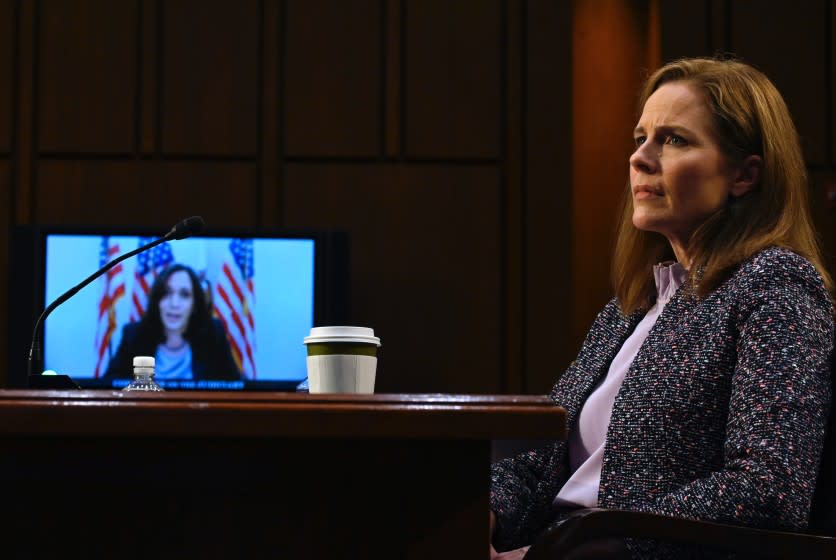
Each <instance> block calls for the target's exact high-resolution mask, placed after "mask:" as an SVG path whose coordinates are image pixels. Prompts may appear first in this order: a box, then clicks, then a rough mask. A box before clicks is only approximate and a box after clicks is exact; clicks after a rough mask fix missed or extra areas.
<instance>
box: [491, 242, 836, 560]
mask: <svg viewBox="0 0 836 560" xmlns="http://www.w3.org/2000/svg"><path fill="white" fill-rule="evenodd" d="M641 317H642V313H641V312H639V313H634V314H633V315H631V316H624V315H622V314H621V312H620V311H619V308H618V302H617V301H615V300H612V301H610V302H609V303H608V304H607V305H606V307H604V309H603V310H602V311H601V313H600V314H599V315H598V317H597V318H596V320H595V322H594V323H593V325H592V327H591V329H590V331H589V333H588V335H587V337H586V340H585V341H584V343H583V346H582V348H581V350H580V353H579V355H578V357H577V359H576V360H575V361H574V362H573V363H572V364H571V365H570V366H569V368H568V369H567V370H566V372H565V373H564V374H563V375H562V376H561V377H560V378H559V379H558V381H557V383H556V384H555V385H554V388H553V389H552V392H551V397H552V399H553V400H554V401H555V403H556V404H558V405H560V406H562V407H564V408H566V410H567V420H568V425H569V428H570V429H572V428H574V426H575V424H576V422H577V420H578V415H579V413H580V409H581V406H582V405H583V403H584V401H585V399H586V398H587V397H588V396H589V394H590V392H591V391H592V389H593V387H594V386H595V384H596V382H597V381H598V380H599V379H601V378H602V376H604V375H606V373H607V370H608V368H609V365H610V362H611V361H612V360H613V358H614V357H615V355H616V353H617V352H618V350H619V349H620V348H621V346H622V344H623V343H624V341H625V340H626V339H627V337H628V336H629V335H630V333H631V332H632V331H633V329H634V328H635V326H636V325H637V324H638V322H639V321H640V320H641ZM832 345H833V306H832V301H831V299H830V296H829V294H828V293H827V291H826V290H825V288H824V285H823V282H822V280H821V277H820V276H819V275H818V273H817V272H816V270H815V268H814V267H813V266H812V264H810V263H809V262H808V261H807V260H806V259H804V258H802V257H800V256H798V255H797V254H795V253H793V252H791V251H789V250H786V249H780V248H769V249H766V250H764V251H761V252H760V253H758V254H757V255H755V256H754V257H752V258H751V259H750V260H748V261H747V262H745V263H743V264H741V265H740V266H739V267H738V269H737V270H736V271H735V273H734V274H732V276H731V277H730V278H729V279H727V280H726V281H725V282H724V283H723V284H722V285H720V286H719V287H718V288H717V289H716V290H714V291H713V292H712V293H710V294H709V295H708V296H707V297H705V298H703V299H699V298H697V297H696V296H695V295H694V293H693V290H692V289H691V285H690V284H689V283H688V282H686V283H685V284H684V285H683V286H682V287H681V288H680V289H679V290H678V291H677V293H676V294H675V295H674V297H673V298H672V299H671V300H670V301H669V302H668V304H667V306H666V307H665V309H664V311H663V313H662V314H661V315H660V317H659V318H658V320H657V321H656V324H655V325H654V326H653V328H652V329H651V331H650V333H649V335H648V337H647V339H646V340H645V342H644V344H643V345H642V347H641V349H640V350H639V353H638V354H637V356H636V358H635V360H634V361H633V363H632V365H631V366H630V368H629V371H628V372H627V375H626V377H625V379H624V383H623V385H622V386H621V389H620V390H619V392H618V395H617V396H616V399H615V403H614V405H613V410H612V417H611V420H610V425H609V428H608V431H607V438H606V444H605V448H604V458H603V466H602V471H601V485H600V488H599V493H598V503H599V505H600V506H601V507H606V508H619V509H628V510H638V511H648V512H655V513H660V514H664V515H670V516H677V517H684V518H691V519H702V520H711V521H719V522H726V523H737V524H744V525H749V526H756V527H765V528H784V529H789V530H798V529H803V528H805V527H806V525H807V521H808V517H809V512H810V503H811V499H812V495H813V491H814V488H813V486H814V483H815V479H816V473H817V469H818V465H819V460H820V455H821V450H822V445H823V440H824V433H825V424H826V422H827V414H828V410H829V406H830V398H831V387H830V378H829V367H830V365H829V359H830V352H831V347H832ZM567 455H568V453H567V444H566V442H563V441H561V442H557V443H555V444H553V445H550V446H547V447H544V448H541V449H537V450H534V451H530V452H527V453H524V454H522V455H519V456H517V457H514V458H510V459H506V460H503V461H499V462H497V463H495V464H494V465H492V467H491V495H490V502H491V509H492V510H493V511H494V512H495V513H496V515H497V532H496V534H495V538H494V543H495V546H497V549H498V550H505V549H510V548H515V547H518V546H522V545H525V544H530V543H531V542H533V541H534V540H535V539H536V538H537V536H538V535H539V534H540V533H541V532H542V531H543V530H544V529H545V528H547V527H548V526H549V525H551V524H553V523H554V522H555V520H557V519H559V518H560V513H559V512H556V511H555V510H554V509H553V507H552V501H553V500H554V497H555V495H556V494H557V492H558V490H559V489H560V488H561V486H562V485H563V483H564V482H565V481H566V479H567V477H568V474H569V472H568V457H567ZM645 545H647V543H646V542H645ZM634 547H635V543H634ZM633 552H634V555H635V556H637V557H651V558H654V557H661V556H665V554H663V553H662V552H663V551H662V549H659V550H656V551H655V552H654V550H653V549H652V546H651V548H647V546H644V547H643V546H637V547H635V548H634V551H633Z"/></svg>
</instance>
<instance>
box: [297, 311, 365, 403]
mask: <svg viewBox="0 0 836 560" xmlns="http://www.w3.org/2000/svg"><path fill="white" fill-rule="evenodd" d="M304 342H305V345H306V346H307V348H308V359H307V364H308V391H309V392H311V393H367V394H370V393H374V379H375V374H376V372H377V348H378V347H379V346H380V338H378V337H376V336H374V330H373V329H369V328H366V327H314V328H312V329H311V334H310V335H309V336H306V337H305V340H304Z"/></svg>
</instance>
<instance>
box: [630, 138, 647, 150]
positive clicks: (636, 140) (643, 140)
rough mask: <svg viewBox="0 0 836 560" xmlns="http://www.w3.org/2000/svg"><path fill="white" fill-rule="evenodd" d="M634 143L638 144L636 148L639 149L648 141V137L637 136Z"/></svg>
mask: <svg viewBox="0 0 836 560" xmlns="http://www.w3.org/2000/svg"><path fill="white" fill-rule="evenodd" d="M633 141H634V142H635V143H636V147H637V148H638V147H639V146H641V145H642V144H644V143H645V142H646V141H647V136H636V137H635V138H633Z"/></svg>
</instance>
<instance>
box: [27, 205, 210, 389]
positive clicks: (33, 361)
mask: <svg viewBox="0 0 836 560" xmlns="http://www.w3.org/2000/svg"><path fill="white" fill-rule="evenodd" d="M202 225H203V219H202V218H199V217H193V218H189V219H187V220H184V221H183V222H181V223H180V224H178V225H176V226H175V227H174V228H172V229H171V231H169V232H168V233H167V234H165V235H164V236H162V237H160V238H159V239H156V240H154V241H152V242H150V243H148V244H146V245H143V246H142V247H138V248H136V249H134V250H133V251H130V252H128V253H125V254H124V255H120V256H119V257H117V258H115V259H113V260H112V261H110V262H109V263H107V265H105V266H104V267H102V268H100V269H99V270H97V271H96V272H94V273H93V274H91V275H90V276H88V277H87V278H86V279H84V280H83V281H82V282H81V283H80V284H77V285H76V286H73V287H72V288H70V289H69V290H67V291H66V292H64V293H63V294H62V295H61V296H60V297H58V298H57V299H56V300H55V301H53V302H52V303H51V304H49V306H48V307H47V308H46V309H44V311H43V313H41V315H40V317H38V320H37V321H36V322H35V331H34V332H33V333H32V344H31V346H30V347H29V360H28V362H27V373H28V375H29V387H32V388H49V389H80V388H81V387H79V386H78V384H76V383H75V382H74V381H73V380H72V379H70V376H68V375H43V374H41V373H40V370H41V367H42V364H41V362H42V361H43V360H42V358H41V348H40V344H39V337H38V334H39V333H40V330H41V323H43V322H44V321H45V320H46V318H47V316H49V314H50V313H52V311H53V310H54V309H55V308H56V307H58V306H59V305H61V304H62V303H64V302H65V301H67V300H68V299H70V298H71V297H73V296H74V295H75V294H76V293H78V291H79V290H81V289H82V288H83V287H85V286H86V285H88V284H89V283H90V282H92V281H93V280H95V279H96V278H98V277H99V276H101V275H102V274H104V273H105V272H107V271H108V270H110V269H111V268H113V267H114V266H116V265H117V264H119V263H120V262H122V261H124V260H125V259H128V258H130V257H133V256H134V255H136V254H139V253H141V252H143V251H147V250H148V249H151V248H153V247H156V246H157V245H159V244H160V243H164V242H166V241H168V240H170V239H183V238H185V237H188V236H189V235H191V233H193V231H194V230H197V229H200V227H202ZM46 378H51V379H46Z"/></svg>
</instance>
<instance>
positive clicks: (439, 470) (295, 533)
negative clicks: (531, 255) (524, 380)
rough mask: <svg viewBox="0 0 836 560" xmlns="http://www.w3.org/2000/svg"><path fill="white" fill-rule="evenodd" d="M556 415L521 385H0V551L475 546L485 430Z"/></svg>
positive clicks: (552, 435) (519, 427) (521, 428)
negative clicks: (443, 388)
mask: <svg viewBox="0 0 836 560" xmlns="http://www.w3.org/2000/svg"><path fill="white" fill-rule="evenodd" d="M565 431H566V429H565V413H564V411H563V409H561V408H559V407H556V406H554V405H553V404H552V403H551V401H550V400H548V399H547V398H546V397H537V396H509V395H504V396H497V395H447V394H433V395H416V394H408V395H308V394H297V393H229V392H195V393H187V392H167V393H147V394H139V395H137V394H135V393H130V394H128V393H120V392H114V391H17V390H6V391H0V476H2V478H1V479H0V480H2V481H3V482H4V488H5V490H4V492H3V494H4V499H3V505H4V510H5V511H6V512H7V514H9V515H10V516H11V518H12V522H11V523H10V524H7V525H6V528H7V531H4V533H5V534H6V535H7V538H6V539H4V541H3V543H2V544H0V554H2V556H3V557H9V558H12V557H20V556H29V557H55V556H58V555H60V556H63V557H86V558H91V557H93V558H151V557H153V558H329V559H330V558H416V559H418V558H428V557H429V558H474V559H475V558H479V559H482V558H485V557H486V555H487V541H488V534H487V517H488V502H487V493H488V485H489V480H488V464H489V462H490V454H491V442H492V441H493V440H506V439H523V438H531V439H537V440H542V439H558V438H564V437H565V435H566V434H565ZM4 550H5V552H6V553H5V554H4V553H3V552H4Z"/></svg>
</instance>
